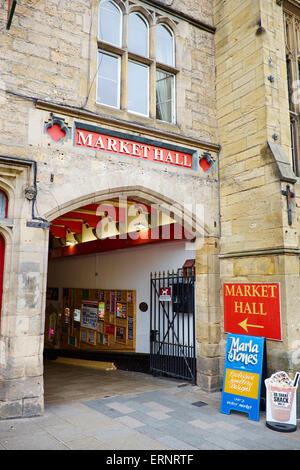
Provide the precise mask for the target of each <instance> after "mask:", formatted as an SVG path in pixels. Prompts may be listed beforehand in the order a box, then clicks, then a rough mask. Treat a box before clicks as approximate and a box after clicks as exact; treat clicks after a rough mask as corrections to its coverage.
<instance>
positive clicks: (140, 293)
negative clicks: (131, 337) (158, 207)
mask: <svg viewBox="0 0 300 470" xmlns="http://www.w3.org/2000/svg"><path fill="white" fill-rule="evenodd" d="M187 247H188V248H189V249H187ZM190 248H191V245H190V244H186V243H185V242H181V241H176V242H166V243H163V244H159V245H152V246H151V245H147V246H143V247H137V248H129V249H123V250H116V251H111V252H107V253H98V254H95V255H88V256H78V257H74V258H72V257H71V258H61V259H56V260H50V261H49V269H48V287H59V288H60V295H61V293H62V288H63V287H74V288H82V289H87V288H90V289H115V290H118V289H120V290H121V289H128V290H135V291H136V293H137V305H136V307H137V309H136V321H137V323H136V352H139V353H149V335H150V333H149V332H150V272H153V273H154V272H158V271H167V270H172V269H174V270H175V271H176V270H177V269H178V268H180V267H182V265H183V264H184V262H185V261H186V260H187V259H192V258H195V252H194V250H191V249H190ZM141 302H146V303H147V304H148V306H149V308H148V310H147V312H141V311H140V310H139V308H138V307H139V304H140V303H141Z"/></svg>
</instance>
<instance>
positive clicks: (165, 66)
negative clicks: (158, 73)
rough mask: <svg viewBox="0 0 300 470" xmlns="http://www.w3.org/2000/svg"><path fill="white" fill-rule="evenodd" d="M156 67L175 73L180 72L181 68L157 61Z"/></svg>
mask: <svg viewBox="0 0 300 470" xmlns="http://www.w3.org/2000/svg"><path fill="white" fill-rule="evenodd" d="M156 69H157V70H163V71H164V72H169V73H171V74H173V75H176V74H177V73H179V69H177V68H176V67H173V66H171V65H166V64H162V63H161V62H156Z"/></svg>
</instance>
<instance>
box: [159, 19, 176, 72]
mask: <svg viewBox="0 0 300 470" xmlns="http://www.w3.org/2000/svg"><path fill="white" fill-rule="evenodd" d="M156 59H157V60H158V62H161V63H162V64H167V65H172V66H174V42H173V34H172V33H171V31H170V30H169V29H168V28H166V26H164V25H163V24H158V25H157V27H156Z"/></svg>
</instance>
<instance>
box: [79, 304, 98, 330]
mask: <svg viewBox="0 0 300 470" xmlns="http://www.w3.org/2000/svg"><path fill="white" fill-rule="evenodd" d="M97 320H98V302H83V303H82V307H81V326H82V327H84V328H91V329H92V330H97Z"/></svg>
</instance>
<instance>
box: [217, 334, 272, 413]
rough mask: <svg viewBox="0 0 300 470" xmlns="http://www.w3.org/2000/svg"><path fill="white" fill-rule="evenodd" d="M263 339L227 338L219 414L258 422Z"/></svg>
mask: <svg viewBox="0 0 300 470" xmlns="http://www.w3.org/2000/svg"><path fill="white" fill-rule="evenodd" d="M264 343H265V338H259V337H256V336H245V335H234V334H230V333H229V334H228V336H227V347H226V356H225V367H224V379H223V391H222V401H221V413H225V414H230V412H231V411H232V410H236V411H242V412H244V413H248V416H249V419H251V420H253V421H259V408H260V391H261V380H262V368H263V356H264Z"/></svg>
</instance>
